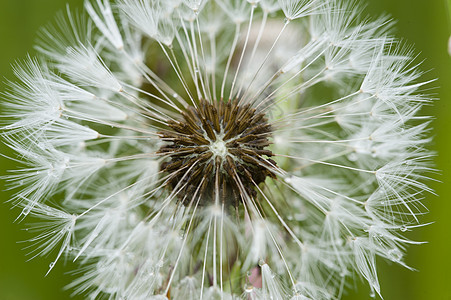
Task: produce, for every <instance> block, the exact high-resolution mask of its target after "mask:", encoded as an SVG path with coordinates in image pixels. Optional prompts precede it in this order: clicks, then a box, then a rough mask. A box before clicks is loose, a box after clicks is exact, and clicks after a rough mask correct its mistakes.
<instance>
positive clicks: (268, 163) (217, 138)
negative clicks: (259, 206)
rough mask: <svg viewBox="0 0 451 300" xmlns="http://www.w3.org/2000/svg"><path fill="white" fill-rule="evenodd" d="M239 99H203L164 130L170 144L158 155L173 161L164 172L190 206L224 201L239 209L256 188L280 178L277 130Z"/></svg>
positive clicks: (170, 122) (161, 133) (163, 165)
mask: <svg viewBox="0 0 451 300" xmlns="http://www.w3.org/2000/svg"><path fill="white" fill-rule="evenodd" d="M237 102H238V101H229V102H227V103H224V102H223V101H219V102H217V101H214V102H213V103H210V102H208V101H205V100H201V101H200V103H199V104H198V105H197V107H194V106H190V107H188V108H187V109H186V112H184V113H182V117H183V119H182V120H180V121H168V124H167V125H168V127H169V128H170V129H169V130H164V131H162V132H160V137H161V138H162V139H163V140H164V141H167V142H168V145H165V146H163V147H161V148H160V150H159V151H158V152H159V153H160V154H163V155H164V156H165V157H167V161H166V162H164V163H162V164H161V171H163V172H164V174H165V175H166V176H167V185H168V187H170V188H171V190H172V191H173V193H174V194H175V195H176V197H177V198H178V199H179V201H180V202H182V203H183V204H184V205H186V206H188V205H190V204H195V203H197V202H198V203H199V205H205V204H207V203H209V202H210V203H214V202H215V201H220V202H221V203H226V204H228V205H234V206H238V205H239V203H240V202H242V201H243V200H242V199H245V198H244V197H247V196H249V197H255V196H256V194H257V193H256V187H255V186H256V185H258V184H260V183H262V182H263V181H265V179H266V176H270V177H272V178H274V177H275V174H274V172H273V171H271V170H273V169H274V168H275V166H276V163H275V162H274V161H273V160H271V159H269V158H267V157H271V156H272V155H273V153H272V152H271V151H270V150H268V149H265V148H266V147H267V146H269V145H270V142H269V138H270V137H271V126H270V125H269V124H268V120H267V119H266V117H265V115H264V114H263V113H258V112H257V111H256V110H255V109H254V108H252V107H251V106H250V105H238V103H237Z"/></svg>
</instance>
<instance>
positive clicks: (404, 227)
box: [399, 225, 408, 232]
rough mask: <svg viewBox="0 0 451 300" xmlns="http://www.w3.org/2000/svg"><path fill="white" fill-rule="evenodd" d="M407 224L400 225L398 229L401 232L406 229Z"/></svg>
mask: <svg viewBox="0 0 451 300" xmlns="http://www.w3.org/2000/svg"><path fill="white" fill-rule="evenodd" d="M407 229H408V228H407V226H406V225H402V226H401V227H400V228H399V230H401V231H402V232H406V231H407Z"/></svg>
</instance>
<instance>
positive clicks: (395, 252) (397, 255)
mask: <svg viewBox="0 0 451 300" xmlns="http://www.w3.org/2000/svg"><path fill="white" fill-rule="evenodd" d="M388 255H389V256H390V258H391V259H392V260H393V261H400V260H401V259H402V253H401V251H399V249H398V248H395V249H391V250H389V251H388Z"/></svg>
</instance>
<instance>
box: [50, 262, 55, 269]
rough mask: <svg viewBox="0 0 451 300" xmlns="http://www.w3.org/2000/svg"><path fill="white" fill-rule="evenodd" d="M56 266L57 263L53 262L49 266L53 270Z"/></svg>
mask: <svg viewBox="0 0 451 300" xmlns="http://www.w3.org/2000/svg"><path fill="white" fill-rule="evenodd" d="M54 266H55V262H54V261H52V262H51V263H50V264H49V268H50V269H53V267H54Z"/></svg>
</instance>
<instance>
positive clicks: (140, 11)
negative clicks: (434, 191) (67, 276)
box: [2, 0, 433, 300]
mask: <svg viewBox="0 0 451 300" xmlns="http://www.w3.org/2000/svg"><path fill="white" fill-rule="evenodd" d="M85 10H86V12H87V15H86V16H78V15H76V14H72V13H68V14H67V16H66V18H65V19H64V18H60V19H59V21H58V25H57V26H54V27H57V28H56V29H55V28H53V29H44V30H43V31H42V32H41V38H40V40H41V41H40V43H39V45H38V46H37V49H38V51H39V54H38V56H37V57H36V58H31V57H28V58H27V59H25V61H24V62H23V63H18V64H17V65H16V66H15V75H16V77H17V80H16V82H10V85H9V86H10V88H9V90H8V91H7V92H6V93H5V97H6V101H5V104H4V105H5V120H7V121H6V124H4V126H3V127H2V137H3V139H4V141H5V142H6V143H7V144H8V145H9V146H10V147H11V148H12V150H13V151H15V152H16V153H17V158H15V159H16V161H18V162H21V163H22V164H23V167H22V168H20V169H18V170H15V171H12V172H11V175H9V176H8V177H7V178H6V181H7V184H8V185H9V186H10V187H11V188H13V189H15V190H16V193H15V194H14V196H13V198H12V199H11V201H12V203H13V204H14V205H16V206H18V207H20V208H21V209H22V213H21V215H20V216H19V218H18V219H19V220H22V219H24V218H38V219H40V221H41V222H40V223H38V225H35V226H34V227H32V228H31V229H33V230H31V232H37V236H36V237H34V238H32V239H31V250H32V251H31V254H32V256H33V257H35V256H47V255H52V253H54V252H56V255H55V256H54V257H53V258H52V263H51V264H50V265H49V269H50V270H51V269H53V268H54V266H55V265H56V264H57V263H58V262H59V261H60V260H61V258H62V257H63V256H65V257H67V258H69V259H71V260H73V261H75V262H76V263H78V264H80V268H79V269H78V270H77V271H76V272H75V274H74V280H73V281H72V282H71V284H70V285H69V288H71V289H73V292H74V294H84V295H85V296H86V297H87V298H90V299H102V298H108V299H133V300H140V299H143V300H144V299H146V300H147V299H169V300H173V299H174V300H178V299H187V300H188V299H189V300H198V299H246V300H249V299H252V300H266V299H277V300H279V299H282V300H284V299H293V300H294V299H296V300H299V299H311V300H331V299H339V298H340V297H341V295H342V294H343V292H344V289H345V287H347V286H348V284H347V283H348V282H349V281H351V280H353V279H355V278H363V279H364V280H366V281H367V282H368V285H369V293H370V294H374V295H376V294H379V295H382V294H383V286H381V285H380V283H379V280H378V278H379V276H380V275H379V274H378V272H377V271H378V270H377V268H376V261H377V259H384V260H387V261H391V262H394V263H396V264H399V265H402V266H404V267H407V268H409V267H408V266H407V265H406V263H405V262H404V259H405V257H406V255H407V251H406V250H407V247H406V246H407V245H408V244H419V243H418V242H413V241H410V240H408V239H406V238H405V237H404V236H403V234H404V233H405V232H407V231H411V230H414V229H415V228H416V227H419V226H422V225H421V223H420V222H421V221H420V219H421V216H422V215H423V214H424V212H425V208H424V206H423V205H422V204H421V200H422V198H423V197H424V196H423V194H422V193H424V192H431V189H430V188H429V187H428V186H427V180H428V173H429V172H431V171H433V168H432V166H431V164H430V160H431V155H432V154H431V153H430V151H429V150H427V144H428V143H429V142H430V137H429V136H428V131H429V129H428V126H429V120H428V118H427V117H423V116H420V115H419V114H420V111H421V107H422V106H423V105H424V104H426V103H429V102H430V97H429V96H428V95H425V94H424V89H425V85H426V84H428V82H421V75H422V72H421V71H419V67H418V66H417V65H415V64H414V63H413V62H412V61H413V59H414V57H415V56H414V52H413V51H412V49H406V48H405V47H403V46H402V45H400V43H399V42H398V41H397V40H396V38H394V37H393V36H391V34H390V30H389V29H390V22H389V21H388V20H387V19H385V18H379V19H375V20H371V19H365V20H363V21H362V20H361V19H360V15H362V13H363V10H362V9H361V8H359V6H358V5H357V3H356V1H349V2H345V1H340V0H333V1H323V0H247V1H237V0H171V1H147V0H137V1H131V0H117V1H109V0H96V1H86V4H85ZM58 28H59V29H58ZM52 251H53V252H52ZM356 275H357V276H356Z"/></svg>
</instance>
